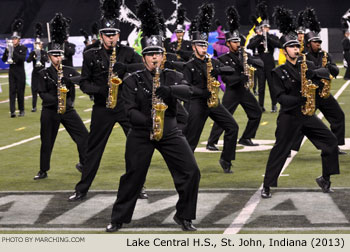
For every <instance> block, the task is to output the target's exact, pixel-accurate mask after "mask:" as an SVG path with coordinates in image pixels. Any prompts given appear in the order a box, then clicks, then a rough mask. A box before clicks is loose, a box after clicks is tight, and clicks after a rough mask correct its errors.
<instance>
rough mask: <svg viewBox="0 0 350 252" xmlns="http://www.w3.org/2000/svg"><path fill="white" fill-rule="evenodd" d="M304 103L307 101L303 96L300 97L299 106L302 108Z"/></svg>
mask: <svg viewBox="0 0 350 252" xmlns="http://www.w3.org/2000/svg"><path fill="white" fill-rule="evenodd" d="M306 101H307V99H306V97H305V96H301V97H300V100H299V104H300V105H301V106H304V105H305V103H306Z"/></svg>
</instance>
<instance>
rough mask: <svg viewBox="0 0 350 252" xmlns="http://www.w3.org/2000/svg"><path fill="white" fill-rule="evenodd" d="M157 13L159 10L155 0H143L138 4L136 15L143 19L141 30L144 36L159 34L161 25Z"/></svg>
mask: <svg viewBox="0 0 350 252" xmlns="http://www.w3.org/2000/svg"><path fill="white" fill-rule="evenodd" d="M157 13H158V11H157V7H156V5H155V3H154V0H142V1H141V2H140V3H139V4H138V5H137V6H136V16H137V17H138V18H139V19H140V21H141V30H142V36H143V37H149V36H151V35H159V31H160V30H161V26H160V23H159V18H158V15H157Z"/></svg>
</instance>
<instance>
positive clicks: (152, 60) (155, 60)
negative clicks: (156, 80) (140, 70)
mask: <svg viewBox="0 0 350 252" xmlns="http://www.w3.org/2000/svg"><path fill="white" fill-rule="evenodd" d="M142 59H143V63H144V64H145V66H146V68H147V69H148V70H149V71H151V72H152V71H153V70H155V69H156V68H157V67H160V65H161V63H162V60H163V53H148V54H145V55H144V56H143V58H142Z"/></svg>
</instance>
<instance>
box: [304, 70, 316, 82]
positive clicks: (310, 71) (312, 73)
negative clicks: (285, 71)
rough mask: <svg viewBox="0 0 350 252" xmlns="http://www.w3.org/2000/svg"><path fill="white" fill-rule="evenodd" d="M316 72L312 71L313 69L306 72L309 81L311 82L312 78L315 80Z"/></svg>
mask: <svg viewBox="0 0 350 252" xmlns="http://www.w3.org/2000/svg"><path fill="white" fill-rule="evenodd" d="M315 75H316V74H315V71H314V70H311V69H308V70H307V71H306V79H308V80H311V79H312V78H314V77H315Z"/></svg>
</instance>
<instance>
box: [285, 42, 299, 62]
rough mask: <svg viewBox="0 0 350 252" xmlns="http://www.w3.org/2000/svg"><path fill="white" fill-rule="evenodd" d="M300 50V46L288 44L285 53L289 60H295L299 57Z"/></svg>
mask: <svg viewBox="0 0 350 252" xmlns="http://www.w3.org/2000/svg"><path fill="white" fill-rule="evenodd" d="M299 50H300V46H297V45H294V46H287V47H286V48H285V49H284V55H285V56H286V59H287V60H289V61H290V60H294V59H296V58H298V56H299Z"/></svg>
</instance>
